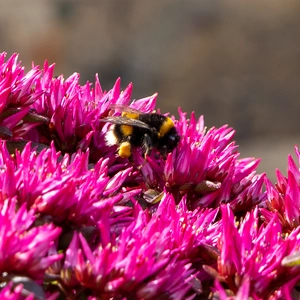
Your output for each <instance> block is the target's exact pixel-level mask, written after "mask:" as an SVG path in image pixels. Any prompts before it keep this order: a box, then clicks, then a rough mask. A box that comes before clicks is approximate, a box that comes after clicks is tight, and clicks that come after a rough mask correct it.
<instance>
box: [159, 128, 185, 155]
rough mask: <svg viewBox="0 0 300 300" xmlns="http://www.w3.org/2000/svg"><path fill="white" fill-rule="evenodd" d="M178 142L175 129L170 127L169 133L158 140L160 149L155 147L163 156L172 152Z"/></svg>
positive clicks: (178, 138) (178, 137)
mask: <svg viewBox="0 0 300 300" xmlns="http://www.w3.org/2000/svg"><path fill="white" fill-rule="evenodd" d="M179 141H180V136H179V135H178V133H177V131H176V129H175V127H172V128H171V129H170V130H169V132H168V133H167V134H166V135H165V136H164V137H163V138H162V139H161V140H160V145H159V146H160V147H157V148H158V150H159V152H160V153H161V154H162V155H163V156H165V155H167V153H169V152H172V151H173V150H174V149H175V148H176V146H177V145H178V143H179Z"/></svg>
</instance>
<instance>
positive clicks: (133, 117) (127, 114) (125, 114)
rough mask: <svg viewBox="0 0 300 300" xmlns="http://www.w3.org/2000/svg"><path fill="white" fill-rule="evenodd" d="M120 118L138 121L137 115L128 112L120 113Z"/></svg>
mask: <svg viewBox="0 0 300 300" xmlns="http://www.w3.org/2000/svg"><path fill="white" fill-rule="evenodd" d="M122 117H126V118H129V119H135V120H136V119H138V118H139V114H137V113H129V112H125V111H124V112H123V113H122Z"/></svg>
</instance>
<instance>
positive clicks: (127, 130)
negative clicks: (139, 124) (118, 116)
mask: <svg viewBox="0 0 300 300" xmlns="http://www.w3.org/2000/svg"><path fill="white" fill-rule="evenodd" d="M120 129H121V131H122V133H123V134H124V135H125V136H128V135H131V134H132V132H133V127H132V126H131V125H121V126H120Z"/></svg>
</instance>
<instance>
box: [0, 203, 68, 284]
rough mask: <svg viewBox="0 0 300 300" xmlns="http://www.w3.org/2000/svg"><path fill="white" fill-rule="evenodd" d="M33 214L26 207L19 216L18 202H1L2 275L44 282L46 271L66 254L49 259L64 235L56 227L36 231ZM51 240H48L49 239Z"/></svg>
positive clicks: (22, 207) (43, 226)
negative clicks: (54, 246)
mask: <svg viewBox="0 0 300 300" xmlns="http://www.w3.org/2000/svg"><path fill="white" fill-rule="evenodd" d="M34 221H35V217H34V213H33V211H29V212H27V211H26V208H25V205H22V206H21V207H20V208H19V209H18V211H17V212H16V201H15V199H8V200H6V201H4V202H1V210H0V224H1V229H0V253H1V255H0V272H1V273H4V272H6V273H8V274H11V273H15V274H22V275H26V276H29V277H31V278H33V279H36V280H43V279H44V274H45V271H46V270H47V268H48V267H49V266H51V265H52V264H53V263H54V262H56V261H58V260H60V259H62V257H63V255H62V254H57V255H48V251H49V249H50V248H51V247H52V246H53V245H54V243H55V242H56V241H57V239H58V236H59V234H60V232H61V230H60V229H59V228H55V227H54V226H53V225H52V224H48V225H42V226H36V227H33V223H34ZM45 237H47V239H45Z"/></svg>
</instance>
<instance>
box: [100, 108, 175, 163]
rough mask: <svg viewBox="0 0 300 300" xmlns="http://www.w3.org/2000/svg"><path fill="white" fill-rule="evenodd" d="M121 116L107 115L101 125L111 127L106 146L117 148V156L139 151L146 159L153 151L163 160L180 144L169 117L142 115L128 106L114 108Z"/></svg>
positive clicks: (129, 154)
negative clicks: (135, 150) (120, 112)
mask: <svg viewBox="0 0 300 300" xmlns="http://www.w3.org/2000/svg"><path fill="white" fill-rule="evenodd" d="M112 108H113V109H119V110H120V111H122V116H110V117H107V118H104V119H101V121H102V122H109V123H113V124H114V125H113V126H112V127H111V129H110V130H109V131H108V133H107V134H106V137H105V139H106V144H107V145H109V146H112V145H117V146H118V154H119V156H120V157H122V158H129V157H130V156H131V155H132V150H133V149H135V148H142V150H143V152H144V155H145V157H146V156H147V155H149V154H150V153H151V151H152V149H156V150H157V151H158V152H159V153H160V154H161V155H162V156H163V157H165V156H166V154H167V153H169V152H172V151H173V149H174V148H175V147H176V146H177V144H178V143H179V141H180V136H179V135H178V134H177V131H176V128H175V126H174V123H173V121H172V119H171V118H169V117H166V116H164V115H161V114H157V113H143V112H140V111H138V110H135V109H132V108H130V107H127V106H122V105H114V106H112Z"/></svg>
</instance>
